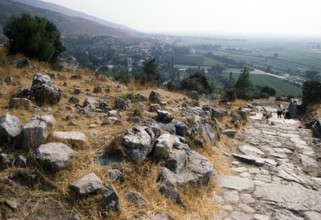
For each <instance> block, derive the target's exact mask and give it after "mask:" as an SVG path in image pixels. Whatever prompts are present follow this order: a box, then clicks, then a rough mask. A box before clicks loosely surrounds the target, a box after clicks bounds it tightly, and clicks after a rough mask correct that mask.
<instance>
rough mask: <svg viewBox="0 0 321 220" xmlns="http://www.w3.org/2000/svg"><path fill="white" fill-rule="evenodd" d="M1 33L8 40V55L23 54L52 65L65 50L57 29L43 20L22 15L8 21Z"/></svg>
mask: <svg viewBox="0 0 321 220" xmlns="http://www.w3.org/2000/svg"><path fill="white" fill-rule="evenodd" d="M3 33H4V34H5V35H6V36H7V37H8V38H9V40H10V46H9V51H10V53H23V54H25V55H27V56H29V57H32V58H37V59H39V60H40V61H45V62H51V63H54V62H55V61H56V60H57V57H58V55H59V54H60V53H61V52H63V51H64V50H65V47H64V46H63V44H62V43H61V41H60V33H59V31H58V29H57V27H56V26H55V25H54V24H53V23H51V22H50V21H48V20H47V19H45V18H39V17H32V16H31V15H30V14H26V13H25V14H22V15H21V16H20V17H15V16H12V17H10V18H9V19H8V21H7V23H6V25H5V27H4V28H3Z"/></svg>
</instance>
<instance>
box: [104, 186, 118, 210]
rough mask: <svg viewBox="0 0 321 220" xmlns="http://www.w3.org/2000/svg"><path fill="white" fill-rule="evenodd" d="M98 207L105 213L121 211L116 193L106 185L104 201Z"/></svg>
mask: <svg viewBox="0 0 321 220" xmlns="http://www.w3.org/2000/svg"><path fill="white" fill-rule="evenodd" d="M99 205H100V207H102V208H103V209H105V210H106V211H116V212H120V211H121V208H120V204H119V199H118V195H117V191H116V189H115V188H114V187H113V186H111V185H108V186H107V187H106V191H105V192H104V199H103V200H102V201H101V202H100V203H99Z"/></svg>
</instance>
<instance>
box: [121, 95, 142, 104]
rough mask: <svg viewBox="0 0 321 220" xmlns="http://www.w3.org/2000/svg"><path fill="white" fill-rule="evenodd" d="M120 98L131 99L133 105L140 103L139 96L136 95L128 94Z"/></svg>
mask: <svg viewBox="0 0 321 220" xmlns="http://www.w3.org/2000/svg"><path fill="white" fill-rule="evenodd" d="M120 98H123V99H129V100H130V101H131V102H132V103H138V102H139V98H138V95H137V94H135V93H127V94H124V95H121V96H120Z"/></svg>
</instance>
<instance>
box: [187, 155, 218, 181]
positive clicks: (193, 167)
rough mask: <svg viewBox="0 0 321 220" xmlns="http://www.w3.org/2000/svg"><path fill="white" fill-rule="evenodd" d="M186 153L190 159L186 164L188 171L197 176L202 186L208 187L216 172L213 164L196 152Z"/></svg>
mask: <svg viewBox="0 0 321 220" xmlns="http://www.w3.org/2000/svg"><path fill="white" fill-rule="evenodd" d="M186 153H187V157H188V159H187V162H186V168H187V170H189V171H191V172H192V173H194V174H196V175H197V177H198V179H199V182H200V183H201V184H203V185H207V184H208V183H209V181H210V179H211V177H212V175H213V171H214V167H213V165H212V163H211V162H210V161H209V160H208V159H207V158H206V157H204V156H203V155H201V154H199V153H197V152H196V151H194V150H188V151H187V152H186Z"/></svg>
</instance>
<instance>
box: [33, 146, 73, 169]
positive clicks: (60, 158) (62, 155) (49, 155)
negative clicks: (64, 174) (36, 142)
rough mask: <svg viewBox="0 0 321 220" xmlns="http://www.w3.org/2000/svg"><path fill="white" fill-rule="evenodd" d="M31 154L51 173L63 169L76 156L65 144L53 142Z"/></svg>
mask: <svg viewBox="0 0 321 220" xmlns="http://www.w3.org/2000/svg"><path fill="white" fill-rule="evenodd" d="M33 154H34V156H35V157H36V158H37V159H38V160H40V161H41V162H42V163H43V164H44V165H45V166H47V168H48V169H49V170H52V171H58V170H60V169H62V168H65V167H66V166H67V165H68V162H69V161H70V160H71V159H72V158H74V157H76V156H77V155H78V154H77V152H75V151H74V150H72V149H71V148H70V147H68V146H67V145H66V144H63V143H55V142H53V143H48V144H42V145H40V146H39V147H38V148H37V149H36V150H35V151H34V153H33Z"/></svg>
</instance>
